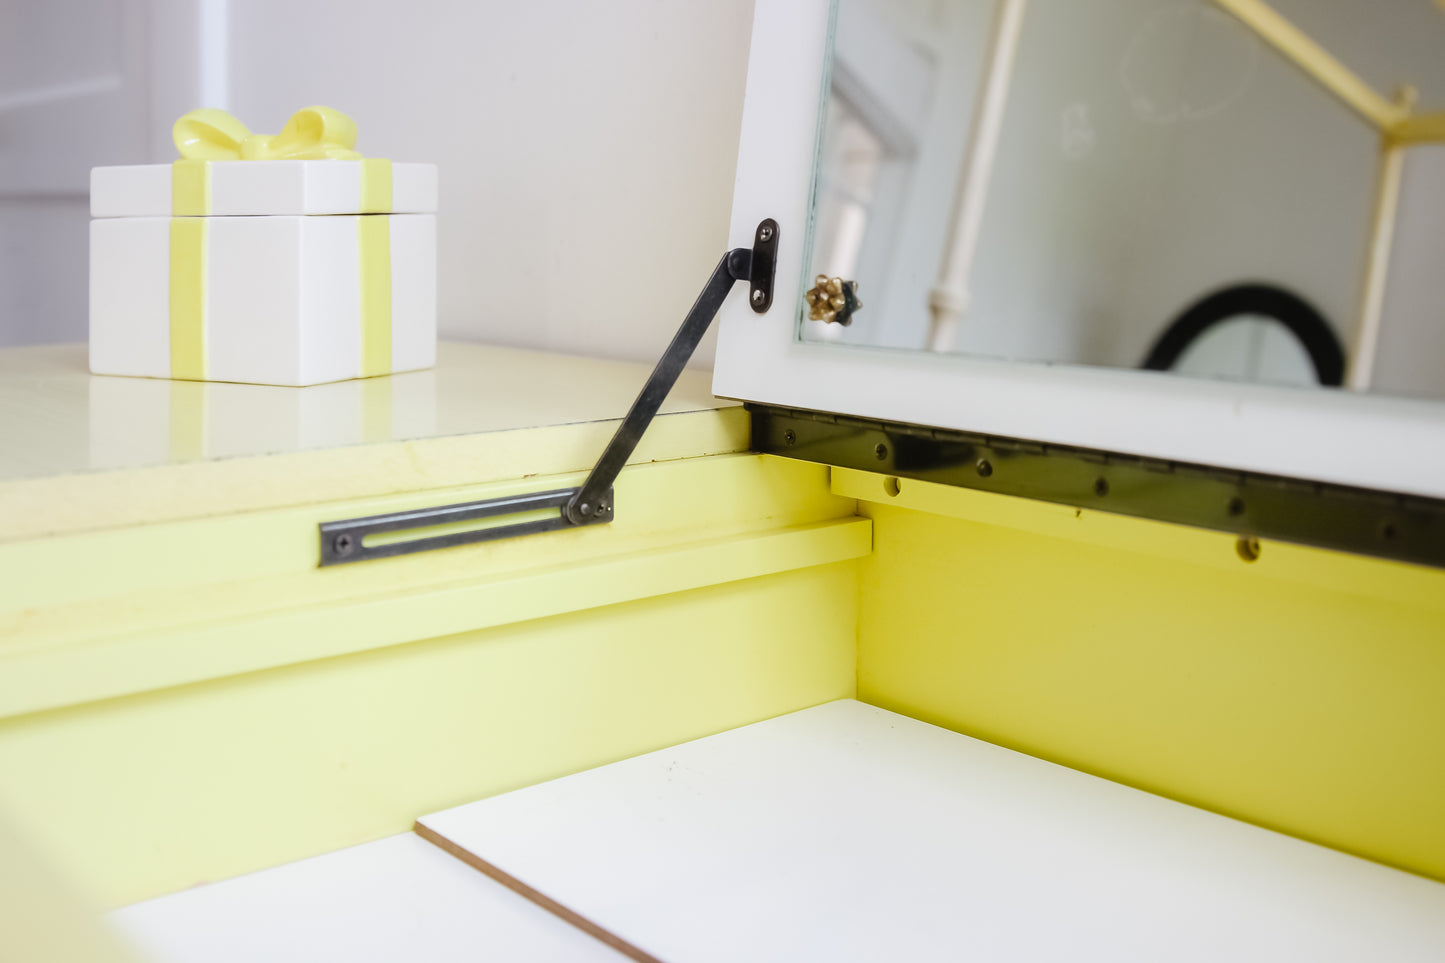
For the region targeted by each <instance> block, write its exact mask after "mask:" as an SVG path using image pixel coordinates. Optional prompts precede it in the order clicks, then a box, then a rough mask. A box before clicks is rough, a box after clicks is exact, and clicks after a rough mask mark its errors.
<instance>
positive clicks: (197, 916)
mask: <svg viewBox="0 0 1445 963" xmlns="http://www.w3.org/2000/svg"><path fill="white" fill-rule="evenodd" d="M110 920H111V922H112V924H113V925H114V926H115V927H116V928H117V929H118V930H119V932H120V933H121V934H122V935H123V936H124V937H126V938H128V939H129V940H130V942H132V943H133V944H134V945H135V947H136V948H137V949H138V950H139V951H140V953H141V954H143V955H144V957H145V958H147V959H150V960H153V961H155V963H229V961H233V960H234V961H236V963H257V961H261V960H266V961H284V960H296V961H308V963H310V961H316V960H346V961H348V963H365V961H376V963H395V961H401V960H410V961H427V963H446V961H451V960H456V961H458V963H460V961H467V963H474V961H477V960H506V961H508V963H571V961H576V963H617V961H623V960H625V958H624V957H623V956H621V955H620V954H618V953H617V952H615V951H614V950H612V949H610V948H608V947H607V946H605V945H603V944H602V943H600V942H598V941H597V940H596V939H594V938H592V937H591V936H588V935H587V934H585V933H583V932H582V931H581V930H579V929H576V928H575V927H573V926H571V925H569V924H567V923H564V922H562V920H560V919H558V918H557V917H556V916H553V915H552V914H550V913H548V912H547V911H546V910H543V909H541V908H539V907H537V906H535V905H534V904H532V903H530V902H528V901H527V900H525V899H523V898H522V897H521V896H518V895H517V894H515V893H513V892H512V891H511V890H509V889H506V888H505V887H503V886H502V885H500V884H498V883H496V882H493V881H492V880H490V879H488V878H487V877H485V876H483V875H482V874H481V873H479V872H477V871H476V870H475V869H472V868H471V867H470V866H467V865H466V864H465V863H463V862H461V861H460V860H457V859H454V858H452V857H451V856H448V855H447V854H446V853H444V852H442V851H441V850H440V849H438V848H436V847H435V846H433V845H432V844H431V843H428V842H426V841H425V840H423V839H421V838H419V837H417V836H415V835H412V834H411V833H406V834H403V835H401V836H392V837H389V838H387V839H382V840H378V841H376V842H374V843H367V844H365V845H362V846H355V847H352V848H351V849H344V850H341V851H340V852H336V853H329V854H327V855H325V856H318V857H316V858H314V859H308V860H303V861H302V862H299V863H291V864H289V865H286V866H280V867H277V868H275V869H270V870H266V871H264V872H260V873H252V874H251V875H249V876H242V877H239V878H237V879H232V880H227V881H226V882H222V883H214V884H211V885H209V886H202V887H200V888H197V889H192V890H186V891H184V892H180V893H174V894H172V895H170V896H162V897H160V898H159V899H153V900H148V901H147V902H144V903H137V904H135V905H134V906H128V907H126V908H125V909H122V910H118V911H116V912H115V913H112V914H111V917H110Z"/></svg>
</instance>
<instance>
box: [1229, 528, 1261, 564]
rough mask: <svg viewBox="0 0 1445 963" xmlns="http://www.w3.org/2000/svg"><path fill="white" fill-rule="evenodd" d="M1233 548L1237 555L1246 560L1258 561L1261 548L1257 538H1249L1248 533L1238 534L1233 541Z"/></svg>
mask: <svg viewBox="0 0 1445 963" xmlns="http://www.w3.org/2000/svg"><path fill="white" fill-rule="evenodd" d="M1234 550H1235V551H1236V552H1238V553H1239V557H1240V558H1241V559H1242V560H1244V561H1246V562H1257V561H1259V555H1260V551H1261V549H1260V547H1259V539H1257V538H1251V537H1249V536H1248V535H1241V536H1239V538H1238V539H1236V540H1235V542H1234Z"/></svg>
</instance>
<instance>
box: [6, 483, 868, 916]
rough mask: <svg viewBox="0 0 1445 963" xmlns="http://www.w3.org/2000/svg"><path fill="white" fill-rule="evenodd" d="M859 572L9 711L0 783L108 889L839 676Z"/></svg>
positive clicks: (513, 784) (117, 892) (252, 860)
mask: <svg viewBox="0 0 1445 963" xmlns="http://www.w3.org/2000/svg"><path fill="white" fill-rule="evenodd" d="M819 484H820V485H821V481H820V482H819ZM857 585H858V581H857V563H854V562H846V563H843V564H839V565H825V566H819V567H811V568H806V569H801V570H797V571H793V572H787V573H783V574H780V575H774V576H768V577H764V578H753V579H746V580H743V581H735V582H728V583H726V584H723V585H716V586H711V587H708V588H702V589H698V590H696V591H691V592H682V593H676V594H671V595H665V596H661V597H658V598H652V599H647V600H643V601H637V602H627V603H624V604H620V605H609V606H607V607H605V608H602V609H595V610H590V611H588V612H586V613H578V614H574V615H560V616H556V617H553V618H546V619H536V620H532V621H527V622H522V623H516V624H513V625H509V626H505V627H500V628H495V629H489V630H485V631H468V632H465V633H463V634H460V635H452V636H448V637H446V638H438V639H433V640H428V641H424V642H418V643H416V644H412V645H400V646H391V647H388V648H385V649H378V650H374V651H369V652H363V653H357V654H354V655H347V656H342V657H339V658H331V659H325V660H322V661H315V662H309V663H306V664H304V665H293V666H289V667H285V668H279V669H272V670H268V671H264V672H253V673H248V674H246V675H241V676H236V677H232V678H228V679H221V680H216V681H213V682H205V683H200V684H197V685H190V686H183V687H180V688H172V689H165V690H162V691H157V692H150V693H146V694H143V695H138V696H129V697H126V698H121V699H114V700H109V701H106V702H104V703H96V704H91V705H84V706H77V707H74V708H68V709H60V710H55V711H52V712H46V713H41V714H38V715H31V716H26V717H23V718H18V719H11V720H7V721H4V722H0V773H3V778H0V803H3V805H4V808H5V809H6V810H7V812H8V813H9V815H10V817H11V818H12V819H13V820H14V821H15V825H16V826H17V827H18V828H19V830H20V831H21V832H22V833H23V834H24V835H25V838H26V839H27V840H29V841H30V842H31V843H32V844H33V846H34V848H36V849H37V850H39V851H40V852H41V853H42V854H43V855H45V856H46V857H48V862H51V863H52V864H53V865H55V866H56V868H57V869H58V870H61V871H62V872H64V873H66V875H68V876H69V877H70V878H71V879H73V880H74V881H75V882H76V883H77V884H78V885H80V886H83V887H84V888H85V889H86V890H87V891H88V892H90V893H93V894H94V895H95V897H96V898H97V899H99V900H100V901H102V902H104V903H105V904H107V905H117V904H123V903H129V902H133V901H136V900H141V899H146V898H148V897H152V896H158V895H162V894H164V893H168V892H174V891H177V890H182V889H185V888H188V887H191V886H195V885H197V884H200V883H205V882H214V881H216V880H220V879H225V878H228V877H231V876H236V875H239V874H242V873H247V872H252V871H255V870H260V869H264V868H267V867H270V866H276V865H280V864H282V863H287V862H291V861H293V860H297V859H302V858H305V857H308V856H315V855H318V854H321V853H325V852H330V851H333V850H336V849H340V848H342V847H345V846H351V845H355V844H357V843H362V842H366V841H369V840H372V839H377V838H380V837H382V836H386V835H390V834H393V833H399V832H405V831H407V830H408V829H409V828H410V826H411V824H412V821H413V820H415V819H416V818H417V817H418V816H419V815H422V814H424V813H428V812H435V811H437V810H439V809H445V808H447V807H450V806H456V805H460V804H462V803H464V802H469V801H471V800H474V799H480V798H483V797H486V796H491V795H495V794H497V793H500V792H506V791H508V790H511V789H516V788H520V787H522V786H527V785H532V784H534V783H537V782H541V781H543V780H547V779H553V778H556V777H559V776H563V775H566V774H568V773H572V772H578V771H581V770H584V769H589V768H592V767H595V766H600V765H604V764H606V763H609V762H614V761H616V760H618V759H623V758H627V757H629V756H634V755H637V754H639V753H643V752H647V751H650V750H653V749H660V748H663V747H665V746H669V745H676V744H678V743H680V742H685V741H687V740H690V739H696V738H699V737H701V736H705V735H710V734H712V733H715V732H720V731H724V730H727V729H731V728H734V727H737V726H740V725H746V724H748V723H751V722H757V721H760V720H762V719H766V718H770V717H773V716H776V715H780V714H783V713H786V712H792V711H795V710H797V709H802V708H806V707H808V706H811V705H816V704H818V703H821V702H827V701H830V700H832V699H838V698H846V697H849V696H851V695H852V694H853V693H854V667H855V664H856V647H855V642H856V638H857V634H856V633H857V621H856V619H857V598H856V592H857ZM315 624H316V625H317V626H318V627H321V631H322V632H329V631H331V630H330V629H328V628H325V627H324V618H323V616H322V614H321V613H317V614H316V617H315ZM250 641H251V642H253V643H256V644H274V642H272V641H270V640H267V639H265V638H263V637H261V636H253V637H252V638H251V639H250Z"/></svg>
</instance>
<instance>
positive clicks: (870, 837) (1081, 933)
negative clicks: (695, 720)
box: [421, 700, 1445, 963]
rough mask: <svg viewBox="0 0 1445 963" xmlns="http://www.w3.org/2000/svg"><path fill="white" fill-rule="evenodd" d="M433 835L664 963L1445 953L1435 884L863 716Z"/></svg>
mask: <svg viewBox="0 0 1445 963" xmlns="http://www.w3.org/2000/svg"><path fill="white" fill-rule="evenodd" d="M421 823H422V824H423V825H424V826H426V827H428V828H429V829H430V830H432V831H434V832H436V833H438V834H439V835H441V836H442V837H444V838H445V839H447V840H449V841H451V842H452V843H454V844H456V845H457V846H459V847H461V848H462V849H464V850H466V851H467V852H470V853H472V854H474V855H475V856H477V857H478V858H480V859H482V860H485V861H486V862H488V863H490V864H491V865H492V866H494V867H497V868H498V869H500V870H501V871H503V872H505V873H507V874H509V875H511V876H512V877H514V878H515V879H517V880H520V881H521V882H523V883H525V884H527V885H528V886H531V887H533V888H534V889H537V890H540V891H541V892H542V893H544V894H546V895H547V896H548V897H550V898H551V899H554V900H556V901H557V902H559V903H560V904H562V905H563V906H565V907H567V908H568V909H569V910H571V911H573V912H575V913H578V914H580V915H582V916H583V917H585V918H587V919H589V920H591V921H592V922H594V923H596V924H597V925H599V926H601V927H602V928H604V929H605V930H607V931H609V932H611V933H613V934H615V935H616V936H618V937H620V938H622V939H623V940H626V941H627V942H629V943H631V944H632V945H633V946H636V947H638V948H640V949H642V950H643V951H645V952H647V953H651V954H653V955H655V956H657V957H659V958H661V959H664V960H668V961H671V963H707V961H718V963H722V961H729V963H731V961H736V960H752V961H764V960H777V961H800V960H829V961H834V960H858V961H865V960H866V961H875V960H938V959H956V960H988V961H992V963H1000V961H1011V960H1018V961H1038V960H1108V961H1124V960H1137V961H1149V963H1154V961H1159V960H1171V961H1184V960H1198V961H1219V960H1233V961H1239V960H1259V961H1270V963H1273V961H1278V960H1285V959H1294V960H1310V961H1313V963H1319V961H1331V960H1337V961H1351V963H1353V961H1358V960H1391V961H1397V963H1398V961H1412V960H1419V961H1426V960H1430V961H1437V960H1439V959H1440V950H1441V947H1445V886H1442V885H1441V884H1439V883H1434V882H1431V881H1429V880H1426V879H1423V878H1421V877H1418V876H1412V875H1409V874H1407V873H1403V872H1399V871H1397V870H1393V869H1389V868H1387V867H1385V866H1381V865H1378V864H1375V863H1370V862H1367V861H1365V860H1361V859H1357V858H1355V857H1352V856H1346V855H1344V854H1343V853H1339V852H1335V851H1333V850H1329V849H1325V848H1323V847H1320V846H1315V845H1312V844H1309V843H1304V842H1300V841H1299V840H1296V839H1291V838H1289V837H1286V836H1282V835H1279V834H1277V833H1272V832H1269V831H1267V830H1264V829H1259V828H1257V827H1254V826H1249V825H1246V824H1244V823H1240V822H1236V821H1234V820H1231V819H1226V818H1224V817H1222V816H1216V815H1214V814H1211V813H1207V812H1204V811H1203V810H1199V809H1194V808H1192V807H1189V806H1185V805H1182V804H1180V803H1175V802H1171V801H1169V800H1166V799H1162V798H1160V797H1158V796H1153V795H1150V794H1148V793H1144V792H1139V791H1137V790H1134V789H1129V788H1127V787H1124V786H1121V785H1118V784H1116V783H1111V782H1108V781H1106V780H1103V779H1098V778H1095V777H1093V776H1088V775H1085V774H1083V773H1080V772H1076V771H1074V770H1071V769H1065V768H1063V767H1061V766H1055V765H1052V764H1050V763H1046V762H1042V761H1040V760H1038V759H1034V758H1031V757H1029V756H1025V755H1022V754H1020V753H1016V752H1011V751H1009V750H1007V749H1001V748H999V747H997V746H993V745H989V744H988V743H984V742H980V741H978V740H976V739H970V738H968V737H967V736H962V735H959V734H957V733H954V732H950V731H948V730H945V729H940V728H937V727H935V726H930V725H927V724H925V723H922V722H918V721H917V720H914V719H910V718H907V717H906V716H900V715H895V714H894V713H890V712H885V711H884V710H882V709H877V708H874V707H871V706H867V705H864V704H862V703H859V702H854V701H851V700H845V701H841V702H834V703H830V704H827V705H824V706H819V707H817V708H814V709H807V710H804V711H802V712H797V713H793V714H792V715H788V716H783V717H781V718H778V719H773V720H770V721H768V722H761V723H758V724H756V725H752V726H747V727H744V728H741V729H735V730H733V731H731V732H726V733H722V734H720V735H717V736H712V737H709V738H706V739H700V740H698V741H696V742H691V743H687V744H685V745H682V746H678V747H676V748H673V749H665V750H662V751H660V752H654V753H649V754H648V755H645V756H639V757H637V758H635V759H629V760H627V761H625V762H619V763H616V764H614V765H610V766H604V767H602V768H600V769H594V770H592V771H590V772H585V773H580V774H578V775H575V776H568V777H566V778H563V779H558V780H556V781H554V782H549V783H544V784H542V785H539V786H533V787H530V788H527V789H522V790H519V791H517V792H512V793H508V794H506V795H503V796H498V797H495V798H492V799H487V800H483V801H481V802H477V803H473V804H471V805H468V806H462V807H460V808H457V809H452V810H448V811H446V812H442V813H437V814H435V815H432V816H427V817H425V818H423V819H422V820H421Z"/></svg>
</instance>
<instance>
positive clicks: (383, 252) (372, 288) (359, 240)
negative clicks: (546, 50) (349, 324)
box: [356, 214, 391, 378]
mask: <svg viewBox="0 0 1445 963" xmlns="http://www.w3.org/2000/svg"><path fill="white" fill-rule="evenodd" d="M356 247H357V256H358V258H359V259H360V268H361V376H362V377H363V378H370V377H373V376H375V375H383V374H389V373H390V372H391V219H390V218H386V217H372V216H368V215H365V214H363V215H361V216H360V217H358V218H357V219H356Z"/></svg>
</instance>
